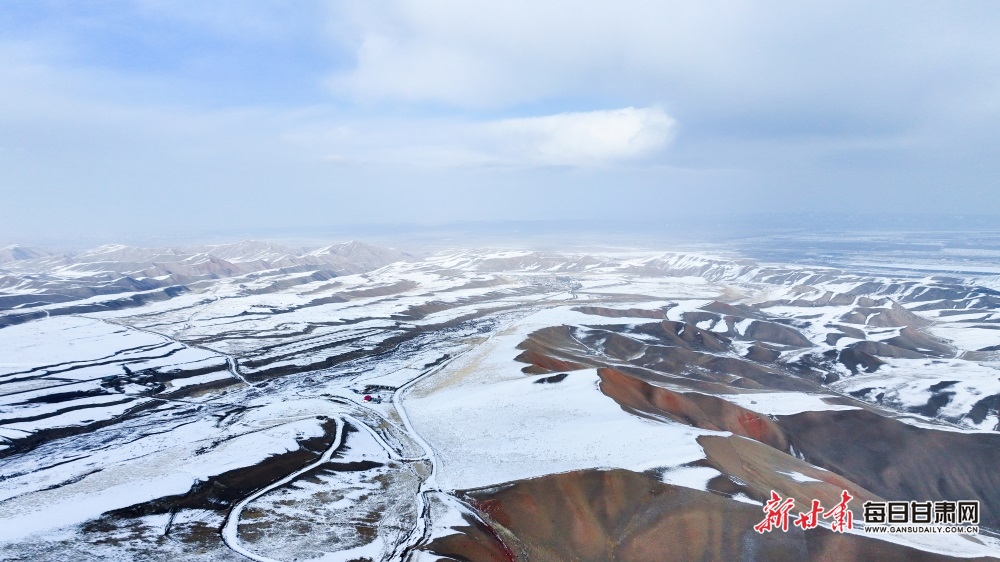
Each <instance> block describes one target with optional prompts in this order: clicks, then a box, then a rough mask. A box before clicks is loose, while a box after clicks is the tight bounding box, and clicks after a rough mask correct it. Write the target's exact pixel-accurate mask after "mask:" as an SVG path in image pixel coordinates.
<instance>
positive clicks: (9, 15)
mask: <svg viewBox="0 0 1000 562" xmlns="http://www.w3.org/2000/svg"><path fill="white" fill-rule="evenodd" d="M998 149H1000V4H996V3H993V2H949V3H940V2H880V3H877V4H876V5H874V6H873V5H871V3H862V2H837V3H830V2H784V3H776V2H698V3H691V2H686V3H681V2H637V1H631V0H625V1H620V2H616V3H586V2H578V1H573V2H570V1H557V2H526V1H525V2H522V1H511V2H503V3H498V2H469V1H466V2H444V1H434V0H428V1H424V2H406V1H401V2H381V1H375V0H369V1H359V2H350V1H344V2H308V1H299V2H291V3H290V2H267V1H228V2H212V1H174V2H166V1H153V0H150V1H138V2H71V1H64V2H46V1H9V0H8V1H2V2H0V200H2V201H3V203H2V207H0V213H2V215H0V216H2V220H0V241H6V242H9V241H17V240H27V239H39V238H53V239H55V238H59V237H64V238H74V237H83V236H85V237H90V238H94V239H105V238H106V239H113V238H115V237H122V236H125V235H129V234H134V233H136V232H149V233H156V234H162V235H169V234H170V233H172V232H185V233H192V232H194V233H196V232H202V231H227V230H233V231H239V232H248V233H253V232H255V230H260V231H263V230H266V229H273V228H284V229H294V228H296V227H299V226H301V227H310V228H312V227H323V226H331V225H335V226H338V227H350V226H351V225H366V226H371V225H373V224H394V223H408V224H410V223H426V224H435V223H447V222H454V221H477V220H485V221H488V220H551V219H558V220H564V219H583V220H588V219H600V220H610V221H626V222H627V221H630V220H662V221H664V223H670V221H672V220H676V219H677V218H678V217H684V218H686V219H687V220H688V221H690V219H691V217H698V216H706V217H709V216H710V217H718V216H724V215H727V214H732V213H747V212H857V211H862V212H875V213H877V212H890V211H895V212H903V213H993V214H1000V197H998V196H997V182H998V178H1000V159H998V158H997V154H1000V150H998Z"/></svg>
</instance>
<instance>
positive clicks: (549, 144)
mask: <svg viewBox="0 0 1000 562" xmlns="http://www.w3.org/2000/svg"><path fill="white" fill-rule="evenodd" d="M675 127H676V122H675V121H674V119H673V118H671V117H670V116H669V115H667V114H666V113H664V111H663V110H662V109H660V108H657V107H652V108H634V107H626V108H624V109H615V110H605V111H588V112H579V113H559V114H556V115H547V116H543V117H528V118H521V119H505V120H502V121H497V122H495V123H490V124H489V125H487V128H488V130H490V131H491V132H492V133H493V134H495V135H496V136H497V138H498V139H499V140H500V141H501V144H502V145H508V146H511V148H512V149H513V150H512V151H511V154H510V156H512V157H513V158H516V159H518V160H521V161H524V162H533V163H539V164H546V165H554V166H580V167H589V166H595V165H602V164H609V163H613V162H619V161H624V160H632V159H636V158H641V157H643V156H647V155H649V154H651V153H653V152H655V151H657V150H660V149H662V148H663V147H665V146H666V145H667V143H668V142H669V141H670V139H671V137H672V136H673V133H674V130H675Z"/></svg>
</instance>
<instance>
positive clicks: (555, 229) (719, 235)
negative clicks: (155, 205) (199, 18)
mask: <svg viewBox="0 0 1000 562" xmlns="http://www.w3.org/2000/svg"><path fill="white" fill-rule="evenodd" d="M976 232H987V233H988V232H1000V215H993V214H985V213H984V214H972V213H966V214H961V215H960V214H928V213H894V214H892V213H889V214H887V213H850V214H847V213H744V214H733V215H729V216H715V217H672V218H671V219H670V220H669V221H658V220H632V221H593V220H583V219H581V220H566V219H563V220H541V219H534V220H494V221H454V222H442V223H437V224H419V223H398V224H383V225H378V224H371V225H344V226H341V227H336V226H312V227H300V228H282V227H260V226H258V227H255V228H254V229H253V230H249V229H247V230H237V229H205V230H204V231H201V232H197V231H185V232H175V233H170V234H168V233H144V234H139V233H131V234H119V235H107V234H105V235H100V234H93V235H89V236H88V235H87V234H81V235H77V236H74V237H66V236H59V235H51V236H37V235H36V236H26V237H23V238H20V239H15V238H11V237H3V236H0V248H2V247H9V246H25V247H39V248H51V249H61V250H84V249H90V248H96V247H99V246H104V245H111V244H122V245H125V246H132V247H141V248H154V247H182V246H196V245H216V244H233V243H237V242H241V241H246V240H256V241H264V242H271V243H276V244H282V245H286V246H295V247H310V246H312V247H320V246H323V245H325V244H333V243H343V242H349V241H351V240H357V241H359V242H365V243H373V244H379V245H389V246H392V245H393V244H396V245H399V244H403V245H406V244H412V245H417V246H423V245H430V246H441V245H445V246H455V247H476V246H481V245H483V244H486V245H489V244H494V245H496V244H500V245H506V244H511V245H514V246H516V247H520V246H522V245H523V244H524V243H529V244H530V243H532V242H535V243H540V244H542V245H548V244H555V245H557V246H564V245H565V243H566V242H571V243H584V244H587V245H593V244H594V243H598V242H599V241H600V240H602V239H603V240H607V241H608V243H610V244H612V245H615V246H622V247H630V246H629V244H630V241H631V243H632V244H638V247H646V246H649V245H660V244H671V243H682V244H690V243H695V244H700V243H724V242H726V241H728V240H731V239H737V240H744V239H747V238H752V237H766V236H775V235H798V236H812V235H831V234H864V233H873V234H876V233H877V234H882V235H885V234H888V233H895V234H900V235H907V236H910V237H921V236H925V235H933V234H935V233H976Z"/></svg>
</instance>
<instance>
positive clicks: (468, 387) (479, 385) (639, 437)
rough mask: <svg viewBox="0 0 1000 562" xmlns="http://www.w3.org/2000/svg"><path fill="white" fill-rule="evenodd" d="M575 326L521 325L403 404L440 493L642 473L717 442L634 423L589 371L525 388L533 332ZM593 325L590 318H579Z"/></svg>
mask: <svg viewBox="0 0 1000 562" xmlns="http://www.w3.org/2000/svg"><path fill="white" fill-rule="evenodd" d="M574 315H576V316H584V315H580V314H579V313H573V312H572V311H569V310H565V309H555V310H551V309H550V310H546V311H542V312H539V313H537V314H534V315H531V316H530V317H528V318H525V319H524V320H523V321H521V322H519V323H517V324H515V325H514V326H511V327H510V328H508V329H507V330H505V331H504V332H502V333H501V334H499V335H496V336H494V337H492V338H491V339H490V341H488V342H486V343H484V344H482V345H480V346H478V347H476V348H475V349H473V350H472V351H470V352H469V353H467V354H466V355H464V356H462V357H460V358H459V359H457V360H455V361H454V362H453V363H451V364H450V365H448V367H447V368H445V369H442V370H441V371H439V372H438V373H436V374H435V375H433V376H432V377H429V378H428V379H427V380H426V381H423V382H421V383H419V384H417V385H416V387H415V388H414V390H413V392H412V393H410V394H408V395H407V396H406V408H407V410H408V412H409V416H410V419H411V421H412V423H413V426H414V429H415V430H416V432H417V433H419V434H420V435H421V436H422V437H423V438H424V439H426V441H427V442H428V443H429V444H430V446H431V448H432V449H433V450H434V452H435V455H436V458H437V459H438V472H437V481H438V484H439V485H440V486H442V487H443V488H445V489H468V488H478V487H483V486H488V485H494V484H499V483H503V482H509V481H513V480H520V479H524V478H531V477H535V476H540V475H544V474H551V473H558V472H566V471H571V470H578V469H584V468H626V469H630V470H637V471H642V470H646V469H649V468H654V467H669V466H676V465H681V464H686V463H689V462H692V461H695V460H698V459H701V458H704V452H703V451H702V449H701V446H700V445H698V444H697V443H696V442H695V438H696V437H698V436H699V435H705V434H725V433H720V432H710V431H706V430H699V429H695V428H691V427H688V426H685V425H681V424H675V423H662V422H655V421H650V420H646V419H643V418H638V417H636V416H633V415H631V414H628V413H626V412H624V411H623V410H622V409H621V408H620V407H619V406H618V404H617V403H615V402H614V401H613V400H612V399H610V398H608V397H607V396H605V395H604V394H603V393H601V391H600V389H599V388H598V382H599V377H598V376H597V373H596V371H592V370H587V371H577V372H573V373H571V374H570V376H568V377H566V379H564V380H563V381H562V382H560V383H557V384H546V385H541V384H534V383H533V380H534V379H533V378H530V377H525V376H524V375H523V374H522V373H521V372H520V370H519V369H520V367H521V364H519V363H516V362H514V361H513V357H514V356H516V355H517V354H518V353H519V350H517V349H516V347H515V346H516V345H517V344H518V343H520V342H521V341H522V340H523V339H524V337H525V336H527V334H528V333H530V332H532V331H534V330H535V329H538V328H539V327H542V326H549V325H553V324H555V325H558V324H562V323H567V321H568V320H570V319H572V318H573V317H574ZM589 318H593V317H588V319H589Z"/></svg>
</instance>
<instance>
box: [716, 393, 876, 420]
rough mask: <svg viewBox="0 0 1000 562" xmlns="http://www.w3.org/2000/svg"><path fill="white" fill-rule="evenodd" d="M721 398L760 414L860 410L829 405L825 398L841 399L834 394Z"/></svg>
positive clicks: (721, 396)
mask: <svg viewBox="0 0 1000 562" xmlns="http://www.w3.org/2000/svg"><path fill="white" fill-rule="evenodd" d="M715 396H718V397H719V398H722V399H723V400H726V401H728V402H732V403H733V404H736V405H737V406H742V407H744V408H746V409H748V410H752V411H754V412H757V413H758V414H765V415H772V416H790V415H793V414H798V413H802V412H821V411H824V410H858V409H860V408H859V407H857V406H845V405H843V404H829V403H827V402H826V401H825V400H824V398H840V397H838V396H836V395H833V394H806V393H801V392H754V393H749V392H748V393H745V394H716V395H715Z"/></svg>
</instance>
